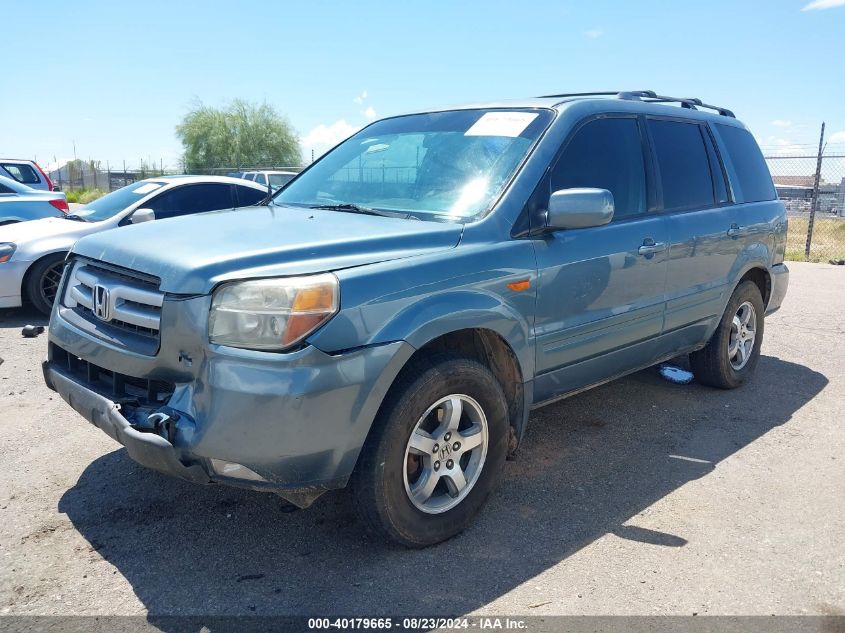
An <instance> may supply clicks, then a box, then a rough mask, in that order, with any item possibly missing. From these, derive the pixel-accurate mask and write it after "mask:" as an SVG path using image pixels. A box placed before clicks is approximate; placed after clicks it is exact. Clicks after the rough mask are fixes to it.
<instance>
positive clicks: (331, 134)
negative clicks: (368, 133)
mask: <svg viewBox="0 0 845 633" xmlns="http://www.w3.org/2000/svg"><path fill="white" fill-rule="evenodd" d="M359 129H361V128H360V126H356V125H352V124H351V123H347V122H346V120H345V119H338V120H337V121H335V122H334V123H329V124H325V123H321V124H320V125H318V126H317V127H315V128H313V129H312V130H311V131H310V132H308V134H306V135H305V136H304V137H303V139H302V143H301V145H302V151H303V152H304V154H305V156H306V159H307V160H310V158H311V151H312V150H313V151H314V155H315V156H321V155H322V154H324V153H325V152H326V150H328V149H331V148H332V147H334V146H335V145H337V144H338V143H340V142H341V141H342V140H344V139H346V138H348V137H350V136H352V135H353V134H355V132H357V131H358V130H359Z"/></svg>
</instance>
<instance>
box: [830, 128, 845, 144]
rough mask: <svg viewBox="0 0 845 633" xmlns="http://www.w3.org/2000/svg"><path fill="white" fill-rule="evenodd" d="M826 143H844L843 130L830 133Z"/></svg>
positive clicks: (844, 135)
mask: <svg viewBox="0 0 845 633" xmlns="http://www.w3.org/2000/svg"><path fill="white" fill-rule="evenodd" d="M827 142H828V143H845V130H842V131H841V132H834V133H833V134H831V135H830V138H829V139H827Z"/></svg>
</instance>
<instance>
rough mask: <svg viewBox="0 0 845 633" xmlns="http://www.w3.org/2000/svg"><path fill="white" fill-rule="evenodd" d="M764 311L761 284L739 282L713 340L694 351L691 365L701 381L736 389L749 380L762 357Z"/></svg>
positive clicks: (710, 384)
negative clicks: (758, 285) (759, 286)
mask: <svg viewBox="0 0 845 633" xmlns="http://www.w3.org/2000/svg"><path fill="white" fill-rule="evenodd" d="M749 306H750V308H751V310H750V311H749V309H748V307H749ZM764 312H765V306H764V305H763V298H762V297H761V296H760V289H759V288H758V287H757V284H755V283H754V282H753V281H743V282H742V283H741V284H739V285H738V286H737V287H736V289H735V290H734V292H733V294H732V295H731V298H730V301H728V306H727V308H725V313H724V314H723V315H722V320H721V321H720V322H719V326H718V327H717V328H716V332H715V333H714V334H713V337H712V338H711V339H710V342H709V343H707V345H706V346H705V347H704V348H703V349H701V350H699V351H697V352H693V353H692V354H690V366H691V367H692V371H693V374H695V378H696V380H698V382H700V383H702V384H705V385H709V386H711V387H718V388H720V389H734V388H736V387H739V386H740V385H741V384H742V383H744V382H745V381H746V380H748V377H749V376H750V375H751V374H752V373H754V369H755V367H756V366H757V361H758V360H759V358H760V346H761V345H762V343H763V328H764ZM752 327H753V330H752ZM738 334H739V336H738ZM749 336H750V337H751V339H750V340H749V338H748V337H749ZM737 338H739V341H737ZM737 342H738V343H739V344H738V345H737V344H736V343H737Z"/></svg>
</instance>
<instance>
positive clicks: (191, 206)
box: [143, 184, 233, 220]
mask: <svg viewBox="0 0 845 633" xmlns="http://www.w3.org/2000/svg"><path fill="white" fill-rule="evenodd" d="M143 206H144V208H148V209H152V210H153V211H155V214H156V219H157V220H164V219H167V218H174V217H177V216H180V215H189V214H191V213H202V212H203V211H216V210H218V209H231V208H232V207H233V205H232V189H231V187H230V186H229V185H224V184H201V185H182V186H181V187H177V188H176V189H171V190H170V191H166V192H164V193H162V194H161V195H160V196H159V197H158V198H154V199H153V200H150V201H149V202H147V203H145V204H144V205H143Z"/></svg>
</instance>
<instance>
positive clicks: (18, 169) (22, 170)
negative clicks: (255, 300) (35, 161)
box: [0, 163, 41, 185]
mask: <svg viewBox="0 0 845 633" xmlns="http://www.w3.org/2000/svg"><path fill="white" fill-rule="evenodd" d="M0 167H2V168H3V169H5V170H6V171H7V172H9V175H10V176H11V177H12V178H14V179H15V180H17V181H18V182H21V183H23V184H25V185H37V184H38V183H39V182H41V178H39V177H38V174H37V173H35V170H34V169H33V168H32V167H30V166H29V165H23V164H20V163H0Z"/></svg>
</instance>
